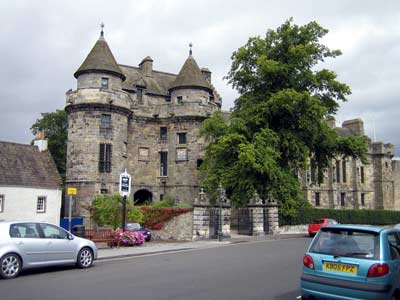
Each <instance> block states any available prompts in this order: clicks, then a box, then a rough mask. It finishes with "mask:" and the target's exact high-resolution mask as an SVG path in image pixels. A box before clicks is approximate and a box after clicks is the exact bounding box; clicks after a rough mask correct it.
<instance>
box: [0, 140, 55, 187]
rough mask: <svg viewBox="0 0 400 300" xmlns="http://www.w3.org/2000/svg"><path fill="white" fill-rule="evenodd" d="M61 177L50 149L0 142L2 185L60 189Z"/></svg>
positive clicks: (0, 175) (0, 176) (0, 179)
mask: <svg viewBox="0 0 400 300" xmlns="http://www.w3.org/2000/svg"><path fill="white" fill-rule="evenodd" d="M61 184H62V181H61V177H60V175H59V174H58V172H57V167H56V165H55V163H54V161H53V158H52V157H51V156H50V152H49V151H43V152H40V151H39V149H38V148H37V147H36V146H31V145H22V144H16V143H9V142H0V186H21V187H34V188H51V189H59V188H60V187H61Z"/></svg>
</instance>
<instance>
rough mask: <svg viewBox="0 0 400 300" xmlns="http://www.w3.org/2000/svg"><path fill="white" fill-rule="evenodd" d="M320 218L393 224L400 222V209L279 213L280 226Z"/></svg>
mask: <svg viewBox="0 0 400 300" xmlns="http://www.w3.org/2000/svg"><path fill="white" fill-rule="evenodd" d="M318 218H332V219H335V220H336V221H338V222H339V223H342V224H368V225H393V224H397V223H400V211H388V210H367V209H319V208H318V209H317V208H301V209H299V210H298V211H297V215H296V216H294V217H289V216H283V215H282V214H279V226H284V225H304V224H309V223H310V222H311V221H312V220H314V219H318Z"/></svg>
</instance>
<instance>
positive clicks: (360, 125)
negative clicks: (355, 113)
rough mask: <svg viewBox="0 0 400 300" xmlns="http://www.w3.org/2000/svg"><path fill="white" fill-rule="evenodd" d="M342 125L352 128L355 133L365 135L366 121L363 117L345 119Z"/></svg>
mask: <svg viewBox="0 0 400 300" xmlns="http://www.w3.org/2000/svg"><path fill="white" fill-rule="evenodd" d="M342 127H344V128H348V129H350V130H351V131H352V132H353V133H354V134H355V135H359V136H363V135H364V122H363V121H362V120H361V119H353V120H347V121H344V122H343V123H342Z"/></svg>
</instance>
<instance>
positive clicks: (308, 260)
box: [303, 254, 314, 270]
mask: <svg viewBox="0 0 400 300" xmlns="http://www.w3.org/2000/svg"><path fill="white" fill-rule="evenodd" d="M303 265H304V266H306V267H307V268H309V269H313V270H314V261H313V259H312V257H311V256H310V255H308V254H305V255H304V256H303Z"/></svg>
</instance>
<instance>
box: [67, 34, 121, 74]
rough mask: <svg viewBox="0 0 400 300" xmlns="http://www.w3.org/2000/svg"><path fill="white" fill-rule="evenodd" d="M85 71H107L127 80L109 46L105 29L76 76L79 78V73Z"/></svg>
mask: <svg viewBox="0 0 400 300" xmlns="http://www.w3.org/2000/svg"><path fill="white" fill-rule="evenodd" d="M84 73H107V74H112V75H115V76H118V77H120V78H121V79H122V81H124V80H125V75H124V74H123V73H122V71H121V69H120V67H119V66H118V64H117V62H116V60H115V58H114V55H113V54H112V52H111V50H110V47H108V44H107V42H106V40H105V39H104V33H103V30H102V31H101V34H100V38H99V39H98V40H97V42H96V44H95V45H94V47H93V48H92V50H91V51H90V53H89V54H88V56H87V57H86V59H85V60H84V62H83V63H82V65H81V66H80V67H79V69H78V70H77V71H76V72H75V74H74V76H75V78H78V76H79V75H81V74H84Z"/></svg>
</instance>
